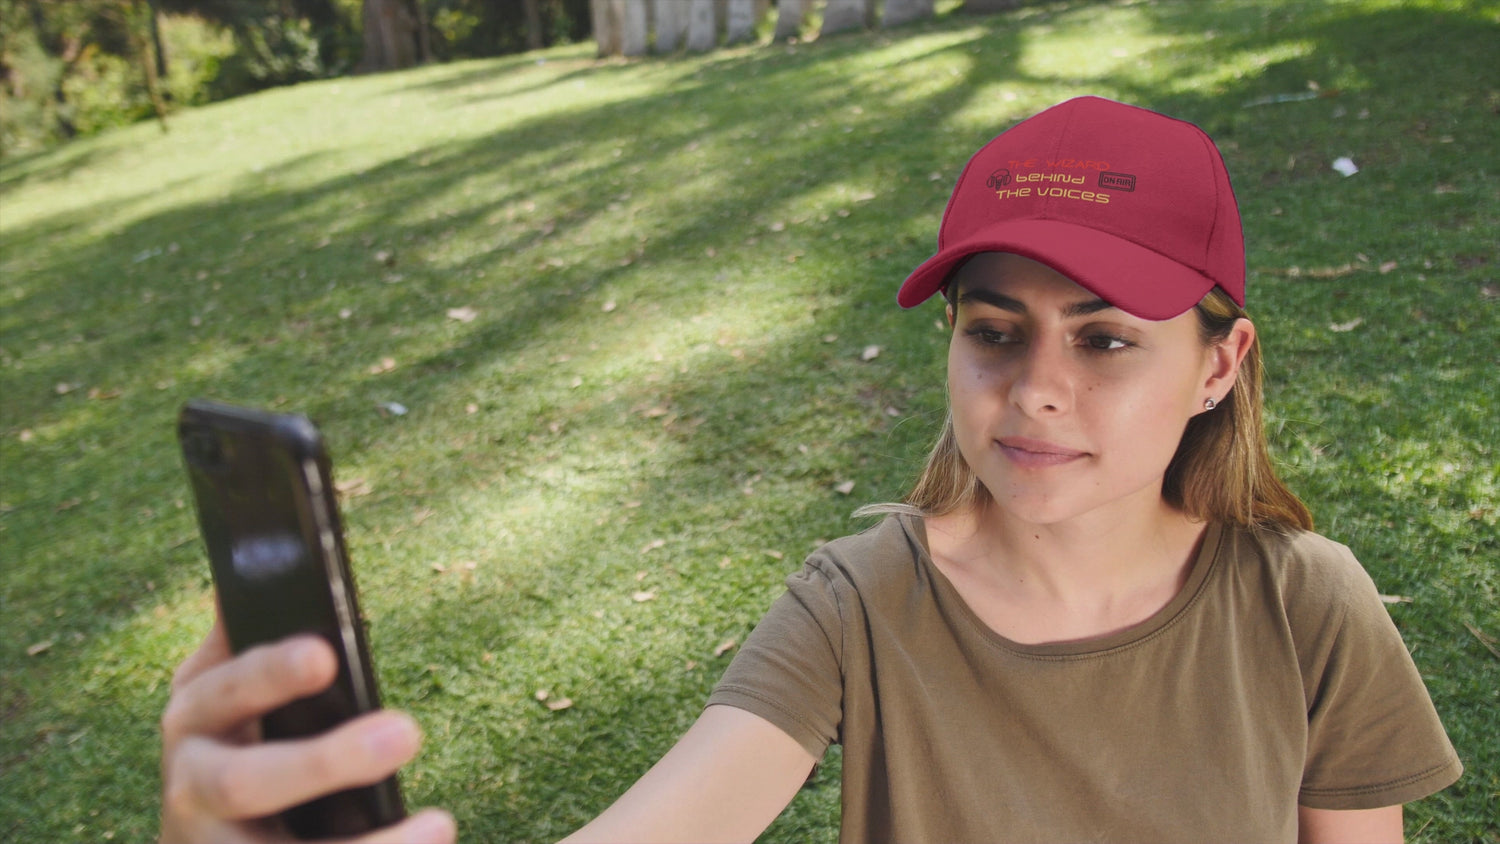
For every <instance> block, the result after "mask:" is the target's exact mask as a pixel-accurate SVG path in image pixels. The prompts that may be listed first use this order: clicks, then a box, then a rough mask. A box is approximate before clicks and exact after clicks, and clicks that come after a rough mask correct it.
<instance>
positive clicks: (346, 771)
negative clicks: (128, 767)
mask: <svg viewBox="0 0 1500 844" xmlns="http://www.w3.org/2000/svg"><path fill="white" fill-rule="evenodd" d="M421 742H422V737H421V731H420V729H419V728H418V727H417V722H416V721H415V720H413V719H412V718H411V716H409V715H406V714H405V713H402V712H395V711H389V710H387V711H381V712H372V713H370V714H368V715H365V716H362V717H360V718H356V719H355V720H353V721H350V722H348V723H347V724H344V725H342V726H340V727H337V728H335V729H333V730H330V731H329V732H327V733H324V734H322V735H320V736H316V737H314V738H309V739H299V740H296V741H274V742H266V743H262V744H254V745H249V746H236V745H229V744H223V743H220V742H217V741H214V740H212V739H206V738H198V737H196V736H195V737H190V738H188V739H185V740H184V741H183V742H182V744H181V745H180V746H179V747H178V753H177V768H176V770H173V771H171V772H170V773H169V777H168V779H169V785H168V793H167V800H168V801H169V803H172V804H173V805H175V806H178V807H182V808H187V807H189V806H190V807H191V808H192V810H194V811H196V812H199V813H203V814H208V815H212V816H214V817H219V818H225V819H239V820H248V819H251V818H259V817H264V816H266V815H271V814H275V813H277V812H280V811H282V810H284V809H286V808H288V807H290V806H295V805H298V804H300V803H305V802H307V801H308V800H311V799H313V798H314V797H319V796H322V795H324V794H329V793H332V792H335V791H343V790H344V789H347V788H353V787H355V786H361V785H371V784H373V783H376V782H379V781H380V780H383V779H385V778H386V777H388V776H390V775H391V774H393V773H395V771H396V769H397V768H399V767H401V766H402V765H403V764H405V763H406V762H408V761H410V760H411V758H412V757H413V756H415V755H416V753H417V749H418V747H420V746H421Z"/></svg>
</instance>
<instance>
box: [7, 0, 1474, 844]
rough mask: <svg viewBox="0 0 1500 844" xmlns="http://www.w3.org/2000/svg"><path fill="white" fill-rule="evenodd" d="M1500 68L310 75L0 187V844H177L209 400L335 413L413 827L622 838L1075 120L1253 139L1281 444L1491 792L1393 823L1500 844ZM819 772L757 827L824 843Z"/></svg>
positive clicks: (1366, 18) (1094, 6)
mask: <svg viewBox="0 0 1500 844" xmlns="http://www.w3.org/2000/svg"><path fill="white" fill-rule="evenodd" d="M1497 44H1500V11H1497V6H1496V4H1495V3H1493V2H1481V0H1472V1H1471V2H1464V1H1463V0H1426V2H1395V0H1385V1H1384V2H1381V0H1347V1H1346V2H1299V0H1273V1H1272V2H1267V1H1266V0H1255V2H1251V0H1224V1H1223V2H1201V0H1162V1H1161V2H1146V1H1145V0H1134V2H1087V3H1085V2H1063V3H1044V4H1041V5H1037V6H1032V7H1029V8H1025V9H1022V10H1018V11H1015V12H1013V13H1008V14H1004V15H998V16H993V17H984V18H973V17H965V16H961V15H954V14H950V15H944V16H942V17H940V18H939V19H937V20H934V21H930V22H927V23H923V24H920V25H917V26H914V27H910V28H906V29H901V30H898V31H893V32H877V33H869V34H862V35H854V36H848V37H838V38H830V39H824V40H821V41H815V42H811V43H804V44H799V45H795V46H787V45H776V46H768V45H762V46H752V47H743V48H736V49H732V50H725V51H720V52H716V53H713V54H709V55H705V56H698V57H691V58H671V59H660V60H649V61H606V62H600V61H596V60H594V59H593V56H592V51H591V50H590V48H589V47H588V46H586V45H581V46H575V47H566V48H559V49H554V50H550V51H547V52H545V53H539V54H530V55H526V56H519V57H511V58H505V59H496V60H491V61H476V62H466V63H457V64H450V65H443V66H438V67H428V68H422V69H418V70H415V71H411V72H406V73H399V74H390V75H384V76H377V77H366V78H356V79H339V80H330V81H326V82H319V83H315V84H307V85H301V86H297V87H295V88H289V89H282V90H276V91H270V92H266V93H264V94H260V95H257V96H252V97H246V98H244V99H240V100H236V101H233V102H229V103H223V104H219V105H214V106H211V107H206V108H201V109H198V110H194V111H190V112H185V113H182V114H179V115H176V116H175V117H173V118H172V120H171V127H170V132H168V133H166V134H163V133H162V132H161V131H160V130H159V129H158V128H157V127H156V126H155V125H153V124H143V125H140V126H136V127H132V128H130V129H127V130H124V131H119V132H115V133H112V134H109V135H106V136H103V137H99V138H94V139H90V140H87V141H83V142H79V143H74V144H71V145H68V146H65V147H62V148H59V149H57V150H54V151H50V152H46V153H42V154H36V155H31V156H27V157H22V158H10V159H6V160H5V161H3V162H0V567H3V568H0V643H3V644H0V776H3V779H4V783H5V785H4V787H3V789H0V839H4V840H7V841H24V842H57V841H82V840H89V841H98V840H115V841H144V840H148V839H151V838H152V837H153V836H154V834H155V829H156V823H157V821H156V812H157V809H156V794H157V789H158V773H157V764H158V743H157V719H158V717H159V713H160V711H161V708H162V705H163V702H164V701H165V699H166V696H167V684H168V681H169V677H170V673H171V669H172V667H173V666H175V664H176V663H177V662H178V661H180V660H181V659H182V658H183V657H184V656H185V655H186V654H187V653H188V652H190V651H191V649H192V648H193V647H194V646H195V645H196V642H197V641H198V640H199V639H200V637H201V636H202V634H203V633H204V631H205V630H206V628H207V625H208V623H209V619H210V616H211V591H210V587H209V582H208V578H207V569H206V563H205V561H204V556H203V551H202V548H201V545H200V543H199V541H198V539H197V534H196V526H195V522H194V520H193V513H192V508H191V505H190V504H189V503H188V501H187V489H186V485H185V478H184V475H183V472H182V468H181V466H180V464H179V461H178V458H177V454H176V446H175V442H174V437H173V423H174V417H175V413H176V410H177V408H178V406H179V405H180V404H181V403H182V402H183V401H184V400H186V399H188V398H190V397H195V396H211V397H216V398H219V399H223V400H229V401H235V402H240V403H247V404H263V405H270V406H274V407H279V408H283V409H286V410H296V411H301V412H306V413H308V414H310V415H311V416H313V417H314V418H315V419H317V420H318V421H319V422H320V423H321V424H322V425H323V427H324V429H325V434H326V435H327V437H328V439H329V441H330V445H331V448H332V449H333V451H334V456H335V460H336V463H337V472H338V478H339V480H340V485H341V487H343V490H344V506H345V515H346V520H347V523H348V527H349V542H350V546H351V552H352V554H353V556H354V558H355V563H356V567H357V570H358V574H359V576H360V585H361V587H362V592H363V596H362V597H363V601H364V605H365V610H366V613H367V615H368V617H369V620H370V624H371V633H372V640H373V647H374V648H375V651H376V657H377V661H378V665H379V670H380V675H381V679H382V682H383V685H384V692H385V696H386V698H387V702H388V703H389V704H391V705H393V706H397V707H400V708H404V709H407V710H410V711H411V712H413V713H414V714H415V715H416V716H417V717H418V718H419V719H420V720H421V722H422V723H423V725H424V727H425V729H426V730H427V732H428V735H429V743H428V745H427V749H426V750H425V751H424V753H423V755H422V756H421V757H420V758H419V759H418V761H417V762H416V763H414V764H413V765H412V766H411V767H410V768H409V769H408V770H407V772H406V773H405V775H404V785H405V788H406V792H407V797H408V801H409V802H410V803H411V804H413V805H428V804H440V805H444V806H448V807H450V808H451V809H452V810H453V811H454V813H455V814H456V815H457V816H458V819H459V822H460V824H461V826H462V828H463V829H464V830H465V833H466V835H467V838H468V840H472V841H506V842H511V841H542V840H546V839H549V838H554V837H556V836H560V835H562V834H564V833H565V832H567V831H569V830H570V829H572V828H574V827H575V826H577V825H578V824H580V823H581V822H583V821H584V820H586V819H587V818H589V817H591V816H592V815H593V813H595V812H597V811H599V810H600V809H602V808H603V807H604V806H606V805H607V804H608V803H609V802H610V801H611V800H612V799H613V798H614V797H615V796H617V795H618V794H619V793H620V792H621V791H622V790H623V789H624V788H625V787H626V786H627V785H628V784H629V783H630V782H632V781H633V779H634V778H635V777H636V776H637V775H638V774H639V773H640V772H642V771H643V770H644V769H645V768H646V767H647V766H648V765H649V764H650V763H651V762H652V761H653V760H654V759H655V758H656V757H657V756H658V755H659V754H660V753H661V752H663V751H664V750H665V748H667V747H668V746H669V745H670V743H671V742H672V741H673V739H674V738H675V737H676V736H677V735H678V734H679V733H680V732H681V731H682V730H683V729H685V728H686V726H687V725H688V724H689V723H691V721H692V719H693V718H694V717H695V716H696V714H697V711H698V708H699V706H700V705H701V703H702V701H703V699H704V698H705V696H706V695H707V693H708V691H709V689H710V688H711V687H712V685H713V683H714V681H715V679H716V678H717V676H718V675H719V673H720V672H721V671H722V669H723V668H724V666H725V665H726V664H727V663H728V660H729V659H730V658H731V657H732V656H733V653H734V649H735V644H736V643H738V642H741V641H743V640H744V637H745V636H746V634H747V633H748V632H749V631H750V629H751V628H752V627H753V625H754V624H755V622H756V620H757V619H758V618H759V616H760V615H761V613H762V612H763V611H764V610H765V608H766V607H767V605H768V604H769V602H770V601H771V600H772V598H773V597H774V596H775V595H777V594H778V593H779V591H780V584H781V582H782V579H783V578H784V577H785V576H786V574H788V573H789V572H790V571H792V570H794V569H795V568H796V567H798V565H799V564H800V560H801V558H802V556H803V555H804V554H805V553H807V552H808V551H809V550H811V549H812V548H813V547H814V546H815V545H816V544H818V543H819V542H820V541H822V540H826V539H830V538H833V537H836V536H838V535H841V534H845V533H848V532H851V531H852V530H855V529H857V528H859V527H861V526H862V523H858V522H854V521H851V519H850V516H849V514H850V512H851V511H852V510H853V509H854V508H855V507H856V506H858V505H860V504H864V503H869V502H875V501H882V500H891V499H894V498H897V497H899V496H900V495H901V494H902V493H903V491H904V489H905V486H906V484H908V483H909V481H910V480H911V478H912V476H913V473H914V471H915V470H916V468H917V467H918V464H919V462H920V459H921V455H922V454H923V452H924V451H925V448H926V446H927V444H928V441H929V440H930V438H931V437H932V436H933V435H934V433H935V430H936V426H937V424H938V422H939V421H940V419H941V415H942V409H943V404H944V395H943V388H942V373H943V354H944V346H945V334H944V332H943V331H942V330H940V326H939V324H938V323H939V319H940V311H939V309H938V308H937V306H936V305H929V306H926V307H924V308H921V309H918V310H916V311H913V312H903V311H901V310H900V309H899V308H897V307H896V306H895V303H894V298H895V291H896V288H897V286H898V285H899V283H900V281H901V280H902V279H903V278H904V277H905V274H906V272H908V271H909V270H910V269H911V268H912V267H914V266H915V265H916V264H917V263H918V262H920V261H921V260H922V259H923V258H925V257H926V256H927V255H929V254H930V253H931V250H932V249H933V247H934V241H935V235H936V228H937V222H938V219H939V216H940V214H941V212H942V209H943V204H944V202H945V200H946V197H947V194H948V191H949V190H950V189H951V187H952V184H953V182H954V180H955V179H956V178H957V175H958V171H959V168H960V167H961V166H962V164H963V163H964V161H965V160H966V158H967V156H968V155H969V154H970V153H971V152H972V151H973V150H974V149H976V148H977V147H978V146H979V145H980V144H982V143H983V142H984V141H986V140H988V139H989V138H990V137H992V136H993V135H994V134H996V133H997V132H998V131H1000V130H1001V129H1003V128H1005V127H1006V126H1008V125H1010V124H1011V123H1013V122H1014V121H1016V120H1018V119H1020V118H1021V117H1023V116H1025V115H1027V114H1030V113H1032V112H1034V111H1036V110H1039V109H1040V108H1042V107H1044V106H1046V105H1049V104H1051V103H1054V102H1056V101H1059V100H1061V99H1064V98H1067V97H1069V96H1073V95H1077V94H1084V93H1095V94H1101V95H1105V96H1110V97H1115V98H1118V99H1124V100H1128V101H1133V102H1137V103H1140V104H1143V105H1147V106H1151V107H1154V108H1158V109H1161V110H1164V111H1167V112H1169V113H1172V114H1175V115H1178V116H1181V117H1184V118H1187V119H1190V120H1192V121H1194V122H1197V123H1199V124H1200V125H1202V126H1204V127H1205V128H1206V129H1207V130H1208V131H1209V132H1210V133H1211V134H1213V135H1214V136H1215V137H1216V138H1217V139H1218V140H1219V141H1220V143H1221V146H1222V147H1223V148H1224V151H1225V154H1226V157H1227V160H1228V162H1229V165H1230V169H1231V172H1232V173H1233V175H1234V178H1235V181H1236V187H1237V191H1238V194H1239V196H1240V199H1241V203H1242V207H1243V211H1244V215H1245V225H1246V230H1247V231H1246V234H1247V239H1248V242H1249V261H1250V272H1251V279H1250V308H1251V311H1252V313H1253V314H1255V315H1256V317H1257V321H1258V324H1259V326H1260V330H1261V334H1262V337H1263V338H1264V340H1265V346H1266V355H1267V360H1268V364H1269V379H1270V385H1269V402H1270V420H1271V425H1272V434H1273V438H1274V443H1275V446H1276V452H1277V456H1278V458H1279V459H1280V461H1281V462H1282V464H1283V466H1284V468H1285V472H1286V475H1287V476H1288V479H1289V481H1290V483H1291V485H1292V486H1293V488H1294V489H1296V490H1298V491H1299V492H1301V493H1302V494H1303V495H1304V496H1305V498H1306V499H1307V501H1308V503H1309V504H1310V505H1311V507H1312V509H1313V512H1314V514H1315V515H1316V517H1317V519H1318V524H1319V527H1320V529H1321V530H1322V531H1323V532H1324V533H1326V534H1328V535H1329V536H1331V537H1333V538H1335V539H1337V540H1340V541H1342V542H1345V543H1347V544H1349V545H1350V546H1352V547H1353V548H1354V550H1355V552H1356V553H1357V554H1358V555H1359V556H1360V558H1361V560H1362V561H1363V562H1364V563H1365V565H1366V567H1367V568H1368V569H1369V570H1370V572H1371V574H1372V575H1373V576H1374V578H1375V580H1376V583H1377V584H1378V585H1379V586H1380V588H1381V591H1382V592H1384V593H1387V594H1389V595H1392V596H1400V597H1401V598H1402V601H1401V602H1399V603H1393V604H1391V606H1390V611H1391V613H1392V616H1393V617H1394V619H1395V621H1396V623H1397V625H1398V626H1399V627H1400V628H1401V630H1402V632H1403V633H1404V635H1405V636H1406V640H1407V642H1408V644H1409V645H1410V647H1411V649H1412V651H1413V653H1414V655H1415V658H1416V661H1417V664H1418V665H1419V667H1420V668H1421V670H1422V673H1423V675H1424V676H1425V677H1426V679H1427V682H1428V684H1429V688H1430V689H1431V691H1432V694H1433V697H1434V699H1435V700H1436V703H1437V706H1438V709H1439V711H1440V713H1441V714H1442V716H1443V718H1444V721H1445V723H1446V725H1447V727H1448V729H1449V732H1450V734H1451V736H1452V738H1453V741H1454V743H1455V744H1456V745H1457V747H1458V749H1459V752H1460V754H1461V755H1462V757H1463V759H1464V762H1465V764H1466V766H1467V773H1466V775H1465V777H1464V779H1463V780H1462V781H1461V782H1460V783H1459V784H1458V785H1457V786H1455V787H1454V788H1451V789H1449V790H1447V791H1446V792H1444V793H1442V794H1441V795H1439V796H1436V797H1434V798H1431V799H1429V800H1426V801H1422V802H1420V803H1418V804H1415V805H1413V806H1411V807H1409V808H1408V813H1407V818H1408V821H1407V832H1408V837H1409V839H1410V840H1414V841H1426V842H1458V841H1488V842H1495V841H1497V840H1500V838H1497V835H1500V833H1497V830H1500V808H1497V806H1500V738H1497V737H1500V645H1497V644H1496V639H1497V638H1500V594H1497V593H1500V530H1497V525H1500V469H1497V455H1496V448H1495V444H1496V442H1497V441H1500V422H1497V415H1496V411H1497V404H1500V402H1497V394H1496V377H1495V372H1496V371H1497V367H1496V364H1497V362H1500V358H1497V352H1496V349H1497V347H1500V317H1497V308H1500V279H1497V277H1496V242H1497V240H1500V144H1497V139H1500V131H1497V129H1500V126H1497V111H1500V48H1497V46H1496V45H1497ZM1314 92H1315V93H1316V94H1317V95H1318V96H1316V97H1311V98H1308V97H1306V96H1293V97H1288V96H1284V95H1306V94H1309V93H1314ZM1341 156H1348V157H1350V158H1352V159H1353V160H1354V162H1355V163H1356V164H1357V165H1358V166H1359V168H1360V172H1359V173H1358V174H1357V175H1355V176H1352V177H1345V176H1342V175H1340V174H1339V173H1337V172H1335V171H1334V170H1333V169H1332V168H1331V166H1330V165H1331V163H1332V162H1333V161H1334V159H1336V158H1338V157H1341ZM870 347H875V348H876V349H878V355H876V356H874V357H870V355H869V353H867V351H866V350H867V349H869V348H870ZM866 358H869V359H866ZM391 403H398V404H399V405H401V406H402V407H403V408H405V409H406V410H407V412H406V413H404V414H401V413H394V412H392V410H391ZM851 482H852V484H853V488H852V492H844V490H848V489H849V487H848V486H847V485H848V484H849V483H851ZM544 694H545V696H546V698H547V701H548V702H552V703H556V702H558V701H559V700H561V699H567V700H570V701H571V702H572V705H571V706H570V707H567V708H563V709H558V710H556V711H554V710H553V709H552V708H549V707H548V706H547V705H545V703H544V702H543V701H541V700H539V698H541V697H543V696H544ZM838 771H839V765H838V758H837V754H836V752H835V753H834V754H833V755H832V756H831V758H830V759H829V763H828V764H827V765H825V766H824V767H823V768H822V772H821V773H820V774H819V775H818V776H817V777H816V778H815V779H814V780H813V781H812V782H810V783H809V785H808V786H807V788H805V789H804V790H803V792H802V793H801V795H800V796H799V797H798V798H797V799H796V801H795V802H794V803H793V805H792V808H791V809H790V810H789V811H788V812H787V813H786V815H785V816H784V817H783V818H782V819H781V820H780V821H778V822H777V823H776V825H775V826H773V827H772V829H771V830H770V831H769V832H768V833H767V834H766V836H765V839H764V840H767V841H830V840H833V839H834V838H835V836H836V830H837V825H838Z"/></svg>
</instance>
